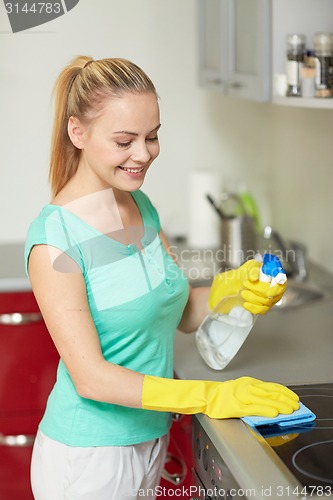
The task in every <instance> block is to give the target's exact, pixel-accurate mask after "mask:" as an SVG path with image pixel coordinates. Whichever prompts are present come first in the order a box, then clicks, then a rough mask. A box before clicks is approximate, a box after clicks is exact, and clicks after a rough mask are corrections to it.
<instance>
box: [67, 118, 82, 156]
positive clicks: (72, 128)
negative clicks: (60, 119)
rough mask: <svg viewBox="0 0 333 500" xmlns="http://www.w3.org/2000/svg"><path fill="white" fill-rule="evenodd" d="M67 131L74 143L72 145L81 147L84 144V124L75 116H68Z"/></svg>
mask: <svg viewBox="0 0 333 500" xmlns="http://www.w3.org/2000/svg"><path fill="white" fill-rule="evenodd" d="M67 131H68V135H69V138H70V140H71V141H72V143H73V144H74V146H75V147H76V148H78V149H83V146H84V126H83V124H82V123H81V122H80V120H78V118H75V116H70V118H69V120H68V125H67Z"/></svg>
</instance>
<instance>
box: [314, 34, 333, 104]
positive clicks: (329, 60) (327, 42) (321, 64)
mask: <svg viewBox="0 0 333 500" xmlns="http://www.w3.org/2000/svg"><path fill="white" fill-rule="evenodd" d="M313 45H314V49H315V81H316V97H332V96H333V33H325V32H320V33H315V35H314V37H313Z"/></svg>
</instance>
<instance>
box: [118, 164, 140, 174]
mask: <svg viewBox="0 0 333 500" xmlns="http://www.w3.org/2000/svg"><path fill="white" fill-rule="evenodd" d="M118 168H120V169H121V170H123V171H124V172H128V173H129V174H140V173H141V172H143V170H144V167H141V168H126V167H121V166H120V165H119V167H118Z"/></svg>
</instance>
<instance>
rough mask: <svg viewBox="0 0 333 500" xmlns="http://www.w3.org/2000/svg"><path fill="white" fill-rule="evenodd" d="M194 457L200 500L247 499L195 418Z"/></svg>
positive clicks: (193, 435) (197, 496) (197, 495)
mask: <svg viewBox="0 0 333 500" xmlns="http://www.w3.org/2000/svg"><path fill="white" fill-rule="evenodd" d="M192 439H193V443H192V445H193V455H194V457H193V458H194V475H195V476H196V485H197V492H194V494H195V497H193V500H195V499H196V498H198V499H207V500H210V499H211V500H229V499H233V500H238V499H244V498H246V497H245V496H244V492H243V490H242V489H241V488H240V487H239V485H238V484H237V482H236V480H235V478H234V477H233V475H232V474H231V472H230V470H229V469H228V467H227V466H226V464H225V463H224V461H223V460H222V458H221V456H220V454H219V453H218V452H217V450H216V448H215V446H214V445H213V443H212V441H211V440H210V438H209V437H208V435H207V434H206V432H205V431H204V429H203V428H202V426H201V425H200V424H199V422H198V420H197V419H196V418H195V417H194V418H193V434H192Z"/></svg>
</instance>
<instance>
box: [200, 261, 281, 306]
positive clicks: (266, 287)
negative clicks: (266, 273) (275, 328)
mask: <svg viewBox="0 0 333 500" xmlns="http://www.w3.org/2000/svg"><path fill="white" fill-rule="evenodd" d="M260 268H261V263H260V262H257V261H256V260H254V259H252V260H248V261H247V262H245V264H243V265H242V266H240V267H239V268H237V269H231V270H230V271H226V272H224V273H220V274H217V275H216V276H215V277H214V280H213V283H212V286H211V290H210V295H209V298H208V306H209V308H210V309H211V310H213V309H215V308H216V307H217V305H218V304H219V303H220V302H221V300H222V299H223V298H224V297H228V296H237V295H239V292H241V293H240V295H241V297H242V298H243V299H244V301H245V302H244V304H243V307H244V308H245V309H247V310H248V311H250V312H251V313H252V314H265V313H266V312H267V311H268V310H269V309H270V308H271V307H272V306H273V305H274V304H276V303H277V302H278V301H279V300H280V299H281V297H282V295H283V294H284V292H285V290H286V287H287V283H285V284H283V285H275V286H272V287H271V286H270V283H263V282H261V281H259V274H260ZM235 300H236V299H235ZM221 312H229V311H221Z"/></svg>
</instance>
